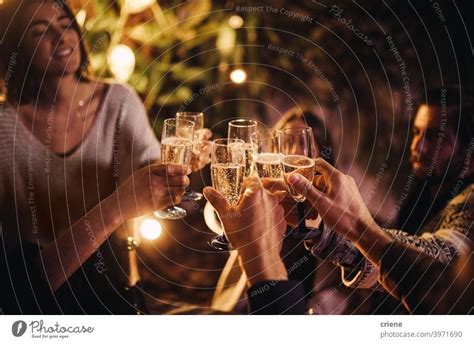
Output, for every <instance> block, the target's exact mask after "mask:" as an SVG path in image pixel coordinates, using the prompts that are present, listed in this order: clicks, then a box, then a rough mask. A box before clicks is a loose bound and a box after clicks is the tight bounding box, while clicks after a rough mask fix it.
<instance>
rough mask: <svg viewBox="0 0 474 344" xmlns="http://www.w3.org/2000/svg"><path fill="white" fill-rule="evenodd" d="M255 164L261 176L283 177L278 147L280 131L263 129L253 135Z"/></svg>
mask: <svg viewBox="0 0 474 344" xmlns="http://www.w3.org/2000/svg"><path fill="white" fill-rule="evenodd" d="M251 141H252V148H253V157H252V158H253V166H254V168H255V171H256V172H257V175H258V177H259V178H278V179H280V178H283V173H282V169H281V162H280V154H279V149H278V132H277V131H276V130H273V129H262V130H259V131H257V132H255V133H253V134H252V135H251Z"/></svg>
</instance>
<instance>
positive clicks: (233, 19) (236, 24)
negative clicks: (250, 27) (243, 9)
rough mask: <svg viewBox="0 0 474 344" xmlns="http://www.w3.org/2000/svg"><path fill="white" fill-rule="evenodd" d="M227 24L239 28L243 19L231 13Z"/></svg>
mask: <svg viewBox="0 0 474 344" xmlns="http://www.w3.org/2000/svg"><path fill="white" fill-rule="evenodd" d="M229 26H230V27H231V28H233V29H239V28H241V27H242V26H244V20H243V19H242V17H241V16H238V15H233V16H232V17H230V18H229Z"/></svg>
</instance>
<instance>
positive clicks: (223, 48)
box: [216, 27, 236, 55]
mask: <svg viewBox="0 0 474 344" xmlns="http://www.w3.org/2000/svg"><path fill="white" fill-rule="evenodd" d="M235 40H236V34H235V30H234V29H231V28H230V27H224V28H222V29H220V30H219V35H218V36H217V40H216V47H217V49H219V51H220V52H221V53H222V54H223V55H229V54H231V53H232V52H233V51H234V48H235Z"/></svg>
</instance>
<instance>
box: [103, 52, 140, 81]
mask: <svg viewBox="0 0 474 344" xmlns="http://www.w3.org/2000/svg"><path fill="white" fill-rule="evenodd" d="M107 62H108V64H109V70H110V72H111V73H112V74H113V75H114V77H115V78H116V79H117V80H119V81H122V82H127V81H128V79H130V77H131V76H132V74H133V71H134V70H135V54H134V53H133V51H132V49H130V48H129V47H128V46H126V45H123V44H119V45H116V46H115V47H113V48H112V49H111V50H110V52H109V55H108V58H107Z"/></svg>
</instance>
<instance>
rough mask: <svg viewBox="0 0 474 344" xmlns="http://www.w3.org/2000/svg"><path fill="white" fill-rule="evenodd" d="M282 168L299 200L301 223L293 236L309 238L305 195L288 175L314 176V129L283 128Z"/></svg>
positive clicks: (295, 197) (310, 178)
mask: <svg viewBox="0 0 474 344" xmlns="http://www.w3.org/2000/svg"><path fill="white" fill-rule="evenodd" d="M278 143H279V151H280V154H281V168H282V171H283V177H284V180H285V182H286V183H287V186H288V189H289V192H290V195H291V196H292V197H293V199H294V200H295V201H296V202H297V207H298V218H299V225H298V230H297V231H296V232H294V234H293V236H294V237H296V238H302V237H304V238H306V239H309V238H310V237H311V235H312V234H314V233H313V231H310V230H308V228H306V225H305V207H304V203H303V202H304V201H305V200H306V197H305V195H302V194H299V193H298V192H297V191H296V190H294V188H293V187H292V186H291V185H290V184H289V183H288V177H289V176H290V175H292V174H294V173H298V174H300V175H302V176H304V177H305V178H306V179H308V180H309V181H312V180H313V177H314V171H315V170H314V165H315V164H314V162H315V160H314V159H315V158H316V155H317V151H316V145H315V142H314V137H313V130H312V129H311V128H309V127H302V128H288V129H281V130H280V131H279V134H278Z"/></svg>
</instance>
